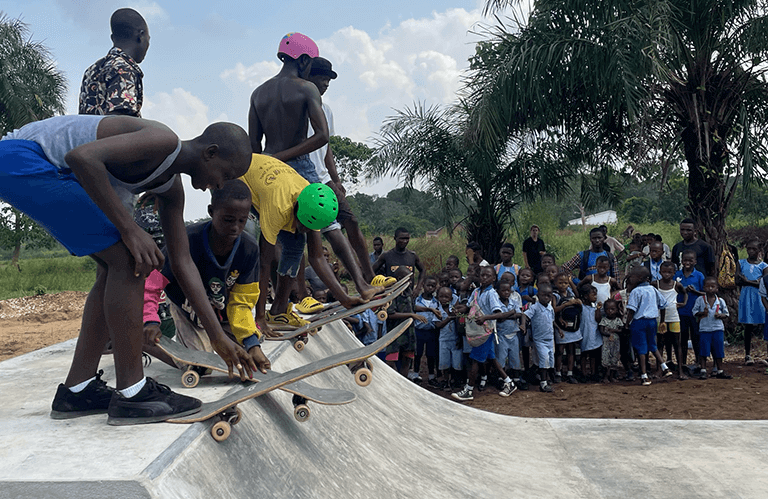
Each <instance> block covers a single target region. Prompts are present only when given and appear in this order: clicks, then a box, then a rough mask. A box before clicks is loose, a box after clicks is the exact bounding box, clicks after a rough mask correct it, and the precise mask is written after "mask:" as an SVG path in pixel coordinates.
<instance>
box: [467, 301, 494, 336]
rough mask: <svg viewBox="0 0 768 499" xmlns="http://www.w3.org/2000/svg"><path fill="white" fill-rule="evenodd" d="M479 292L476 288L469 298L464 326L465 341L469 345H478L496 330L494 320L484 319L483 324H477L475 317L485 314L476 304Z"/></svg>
mask: <svg viewBox="0 0 768 499" xmlns="http://www.w3.org/2000/svg"><path fill="white" fill-rule="evenodd" d="M479 294H480V290H479V289H476V290H475V291H474V292H473V293H472V297H471V298H470V300H469V314H467V318H466V322H465V323H464V327H465V329H466V335H467V342H468V343H469V345H470V346H471V347H479V346H480V345H482V344H483V343H485V342H486V341H488V337H489V336H490V335H492V334H493V333H495V332H496V321H495V320H491V321H485V322H484V323H483V324H478V323H476V322H475V319H476V318H478V317H480V316H482V315H485V314H483V311H482V310H481V309H480V306H479V305H478V304H477V297H478V296H479Z"/></svg>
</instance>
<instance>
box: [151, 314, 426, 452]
mask: <svg viewBox="0 0 768 499" xmlns="http://www.w3.org/2000/svg"><path fill="white" fill-rule="evenodd" d="M411 322H413V321H412V319H407V320H405V321H403V322H402V323H401V324H400V325H398V326H397V327H396V328H394V329H393V330H392V331H390V332H389V333H387V334H386V335H385V336H383V337H381V338H379V339H378V340H377V341H376V342H374V343H371V344H370V345H368V346H366V347H362V348H356V349H354V350H348V351H346V352H341V353H338V354H336V355H331V356H330V357H326V358H325V359H321V360H318V361H315V362H312V363H310V364H307V365H304V366H301V367H297V368H296V369H292V370H290V371H287V372H284V373H280V374H275V375H274V376H272V377H271V379H269V380H266V381H263V382H260V383H253V384H249V385H248V387H247V388H245V389H244V390H240V391H237V392H235V393H233V394H231V395H228V396H226V397H224V398H222V399H221V400H217V401H215V402H206V403H204V404H203V406H202V407H201V408H200V411H199V412H198V413H196V414H193V415H191V416H186V417H183V418H177V419H168V420H167V421H166V422H167V423H185V424H189V423H198V422H201V421H206V420H208V419H211V418H216V419H218V421H217V422H216V423H214V424H213V426H211V435H212V436H213V438H214V439H216V440H217V441H219V442H221V441H224V440H226V439H227V437H229V434H230V433H231V431H232V426H231V425H234V424H237V423H238V422H239V421H240V411H239V410H238V409H237V404H240V403H242V402H245V401H246V400H249V399H252V398H256V397H259V396H261V395H264V394H265V393H269V392H271V391H272V390H276V389H278V388H282V387H284V386H286V385H289V384H291V383H295V382H297V381H300V380H302V379H304V378H308V377H309V376H313V375H315V374H318V373H321V372H323V371H327V370H329V369H333V368H334V367H338V366H342V365H346V366H347V367H349V369H350V371H351V372H352V373H353V374H354V376H355V378H356V380H358V384H363V385H367V384H369V383H370V380H371V377H372V373H371V370H372V364H371V363H370V361H369V360H368V358H369V357H371V356H373V355H375V354H376V353H377V352H379V351H380V350H382V349H384V348H386V347H387V345H389V344H390V343H392V342H393V341H395V340H396V339H397V338H398V337H399V336H400V335H401V334H403V333H404V332H405V331H406V330H407V329H408V327H409V326H410V325H411ZM360 380H363V383H361V382H360Z"/></svg>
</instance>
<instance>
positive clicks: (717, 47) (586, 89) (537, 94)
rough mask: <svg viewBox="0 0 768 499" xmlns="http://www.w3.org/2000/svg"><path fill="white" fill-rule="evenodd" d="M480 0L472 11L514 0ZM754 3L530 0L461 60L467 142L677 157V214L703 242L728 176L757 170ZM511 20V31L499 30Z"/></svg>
mask: <svg viewBox="0 0 768 499" xmlns="http://www.w3.org/2000/svg"><path fill="white" fill-rule="evenodd" d="M517 3H518V2H516V1H514V0H488V2H487V4H486V10H487V11H488V12H495V11H496V10H497V9H499V8H501V7H506V6H509V5H513V6H514V5H515V4H517ZM767 8H768V2H766V1H765V0H736V1H732V2H718V1H715V0H646V1H639V2H637V1H634V2H629V1H621V0H607V1H603V2H599V3H595V2H587V1H582V2H570V1H564V0H537V1H536V2H535V3H534V4H533V9H532V11H531V12H530V14H529V15H528V16H527V20H521V19H523V18H524V17H525V16H519V17H517V18H516V19H513V20H512V24H513V26H511V27H508V26H505V25H504V23H502V22H501V21H500V20H499V23H498V25H497V26H496V27H493V28H490V29H489V39H488V41H486V42H483V43H481V44H480V45H479V46H478V49H477V53H476V55H475V57H474V58H473V59H472V61H471V67H472V73H471V74H470V76H469V78H468V83H467V95H468V96H470V100H469V105H470V107H471V109H472V116H471V124H470V127H471V128H472V129H474V130H475V131H476V134H477V140H478V141H480V142H481V143H484V144H494V143H496V142H498V141H499V140H504V139H510V138H513V137H515V136H518V135H519V134H520V133H525V132H526V131H530V130H534V131H537V132H538V133H549V134H554V135H556V136H557V137H558V140H562V139H563V138H565V139H566V140H567V141H569V142H570V143H571V144H573V146H574V149H572V150H577V151H580V157H579V160H580V161H583V162H584V163H585V164H591V165H593V166H595V165H602V167H603V168H607V169H608V170H609V171H615V170H616V169H618V168H621V167H623V166H630V167H632V168H634V169H641V168H659V166H660V167H661V170H662V174H663V175H665V174H666V171H667V168H668V166H669V165H671V164H674V163H675V162H676V161H680V162H682V163H684V164H685V165H686V166H687V173H688V206H687V210H688V212H689V213H690V215H691V217H692V218H693V219H694V220H695V221H696V222H697V225H698V226H699V228H700V230H702V232H703V235H704V237H705V239H707V240H708V241H709V242H710V244H713V246H714V247H715V250H716V252H717V253H718V254H719V252H720V251H721V250H722V249H723V248H724V246H725V242H726V234H725V217H726V215H727V213H728V207H729V205H730V203H731V200H732V198H733V195H734V193H735V192H736V186H737V184H738V183H740V182H742V183H743V184H744V185H746V186H749V185H751V184H755V183H760V184H761V183H763V176H764V175H765V173H766V172H768V147H766V141H765V137H766V132H767V131H768V114H767V113H768V82H767V81H766V70H767V69H768V66H767V65H766V63H765V61H766V56H768V44H766V43H765V33H766V32H768V17H766V12H767ZM510 28H511V29H510Z"/></svg>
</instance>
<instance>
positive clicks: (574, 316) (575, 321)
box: [555, 305, 582, 333]
mask: <svg viewBox="0 0 768 499" xmlns="http://www.w3.org/2000/svg"><path fill="white" fill-rule="evenodd" d="M581 312H582V307H581V305H569V306H567V307H565V308H564V309H562V310H561V311H560V312H558V313H557V317H555V322H556V323H557V326H558V327H559V328H560V329H562V330H563V331H565V332H567V333H575V332H576V331H578V330H579V329H580V328H581Z"/></svg>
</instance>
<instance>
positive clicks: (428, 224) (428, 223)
mask: <svg viewBox="0 0 768 499" xmlns="http://www.w3.org/2000/svg"><path fill="white" fill-rule="evenodd" d="M347 200H348V201H349V203H350V206H352V211H353V212H354V213H355V214H356V215H357V218H358V222H359V223H360V225H361V227H362V228H363V231H364V232H365V233H366V234H389V235H390V236H391V235H392V234H394V232H395V229H397V228H398V227H405V228H407V229H408V231H409V232H410V233H411V235H412V236H414V237H420V236H423V235H424V234H425V233H426V232H427V231H428V230H436V229H438V228H440V227H441V225H442V222H443V215H442V213H441V212H440V203H439V201H438V200H437V199H436V198H435V196H434V195H433V194H431V193H429V192H421V191H419V190H416V189H406V188H400V189H395V190H393V191H390V192H389V193H388V194H387V195H386V196H383V197H381V196H370V195H368V194H363V193H358V194H355V195H352V196H348V197H347Z"/></svg>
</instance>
